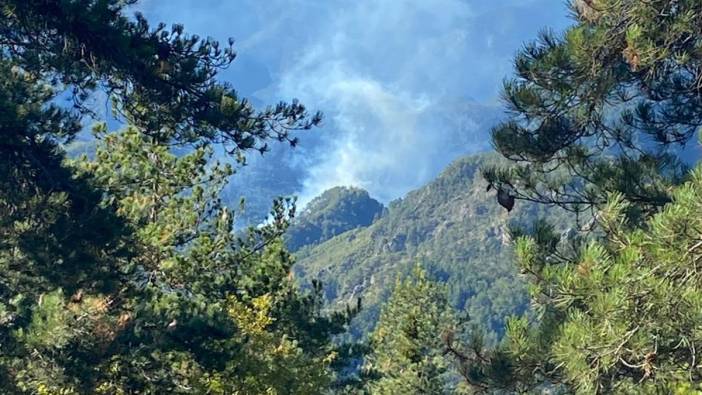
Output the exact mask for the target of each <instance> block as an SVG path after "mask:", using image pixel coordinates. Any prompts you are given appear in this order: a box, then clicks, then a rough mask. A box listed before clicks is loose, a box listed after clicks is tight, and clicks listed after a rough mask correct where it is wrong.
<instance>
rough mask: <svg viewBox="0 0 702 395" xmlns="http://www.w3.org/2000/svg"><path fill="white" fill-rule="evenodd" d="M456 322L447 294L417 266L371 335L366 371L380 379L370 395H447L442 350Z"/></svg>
mask: <svg viewBox="0 0 702 395" xmlns="http://www.w3.org/2000/svg"><path fill="white" fill-rule="evenodd" d="M456 325H457V320H456V318H455V317H454V315H453V312H452V311H451V308H450V306H449V303H448V300H447V299H446V292H445V289H443V288H442V287H441V286H440V285H439V284H438V283H435V282H433V281H431V280H429V279H428V278H427V273H426V272H425V271H424V270H422V269H421V268H420V267H419V266H416V267H415V268H414V270H413V271H412V273H411V274H410V275H408V276H407V278H405V279H402V280H398V281H397V282H396V283H395V288H394V289H393V291H392V296H390V299H389V300H388V301H387V303H386V304H385V305H384V306H383V310H382V312H381V314H380V319H379V320H378V324H377V325H376V327H375V329H374V330H373V333H372V334H371V335H370V345H371V349H372V352H371V353H370V355H369V356H368V358H367V360H366V364H365V366H364V369H365V370H368V371H370V372H371V375H373V376H376V378H375V379H374V380H370V381H369V383H368V384H367V389H368V392H369V393H371V394H417V395H420V394H443V393H449V389H450V387H451V374H450V371H449V364H448V361H447V359H446V358H445V357H444V353H443V345H444V339H445V337H446V334H447V333H448V332H452V331H454V330H455V326H456Z"/></svg>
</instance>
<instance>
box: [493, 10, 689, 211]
mask: <svg viewBox="0 0 702 395" xmlns="http://www.w3.org/2000/svg"><path fill="white" fill-rule="evenodd" d="M571 8H572V12H573V15H574V16H575V21H576V24H575V26H573V27H571V28H569V29H568V30H567V31H566V32H565V33H563V34H562V35H556V34H554V33H551V32H545V33H543V34H542V35H541V37H540V39H539V40H538V41H537V42H534V43H530V44H528V45H527V46H526V47H525V49H524V50H523V51H521V52H520V53H519V54H518V55H517V57H516V59H515V67H516V72H517V77H516V78H515V79H512V80H509V81H507V82H506V83H505V86H504V93H503V95H504V99H505V102H506V103H507V106H508V110H509V112H510V113H511V114H512V116H511V117H510V119H509V120H508V121H506V122H504V123H503V124H501V125H499V126H497V127H496V128H495V129H494V130H493V133H492V136H493V143H494V146H495V148H496V149H497V151H498V152H500V153H501V154H502V155H503V156H505V157H506V158H508V159H511V160H512V161H513V162H514V165H513V166H510V167H493V168H489V169H485V170H484V175H485V177H486V178H487V180H488V181H489V183H490V185H491V186H494V187H495V188H496V189H497V190H498V192H500V193H502V194H503V195H505V196H510V197H511V198H516V199H525V200H532V201H537V202H541V203H545V204H550V205H557V206H560V207H563V208H566V209H568V210H571V211H575V212H589V213H594V212H595V211H596V210H597V209H598V208H601V207H603V206H604V205H605V204H606V202H607V197H608V195H609V194H610V193H620V194H621V195H622V196H623V197H624V199H626V200H627V201H629V202H632V203H634V204H632V205H630V207H629V210H630V211H631V212H629V216H630V218H632V219H634V218H638V219H639V220H643V219H645V217H646V216H647V215H649V214H651V213H653V212H656V211H657V210H659V209H660V208H661V207H662V206H663V205H665V204H666V203H668V202H670V187H671V186H673V185H677V184H679V183H680V182H681V181H683V179H684V176H685V174H686V170H687V169H686V166H685V165H684V164H683V163H681V161H680V159H679V157H678V152H679V151H680V149H682V147H684V146H685V145H686V144H687V143H689V142H690V140H691V139H692V138H693V137H694V134H695V132H696V131H697V130H698V128H699V126H700V125H702V95H701V94H700V93H701V92H702V84H700V81H701V80H702V72H700V70H702V67H701V65H702V55H701V54H700V51H699V48H700V45H702V44H701V43H702V39H700V37H702V34H701V33H702V11H701V10H700V7H699V2H698V1H696V0H682V1H670V0H661V1H637V0H575V1H572V2H571ZM498 195H499V194H498Z"/></svg>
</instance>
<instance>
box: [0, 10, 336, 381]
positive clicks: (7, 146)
mask: <svg viewBox="0 0 702 395" xmlns="http://www.w3.org/2000/svg"><path fill="white" fill-rule="evenodd" d="M133 3H134V1H131V0H130V1H122V0H109V1H94V0H68V1H64V0H60V1H59V0H56V1H52V0H50V1H44V0H41V1H7V2H3V3H2V4H0V9H1V11H2V14H1V15H0V18H1V19H0V47H2V49H3V51H2V55H0V70H1V71H2V72H1V73H0V121H1V122H0V134H1V135H2V139H0V140H1V142H0V187H1V188H0V350H1V352H0V383H2V392H3V393H39V394H74V393H91V394H92V393H105V394H119V393H134V392H139V393H236V392H239V393H261V392H268V393H315V392H323V391H325V389H326V388H327V387H328V385H329V384H330V382H331V380H332V379H333V372H332V371H331V370H330V368H329V367H330V365H332V364H333V363H337V364H338V363H339V362H338V361H335V357H334V356H335V351H334V348H335V347H334V346H333V345H332V344H331V343H330V339H331V336H332V335H333V334H335V333H339V332H341V331H343V330H344V327H345V324H346V323H347V321H348V315H347V314H336V313H334V314H330V315H325V314H322V313H321V293H320V292H321V288H320V287H315V288H314V289H313V290H312V291H311V292H310V293H305V294H303V293H300V292H299V291H298V290H297V288H296V287H295V286H294V284H293V283H292V280H291V279H290V278H289V273H290V267H291V265H292V264H293V260H292V258H291V256H290V254H288V253H287V251H285V249H284V248H283V246H282V241H281V239H280V237H281V234H282V232H283V231H284V230H285V228H286V226H287V223H288V221H289V217H290V216H291V215H292V213H293V211H292V210H291V207H290V205H289V202H285V201H279V202H277V203H276V204H275V205H274V209H273V212H272V217H271V221H270V223H269V224H268V225H266V226H263V227H261V228H257V229H250V230H248V231H247V232H245V233H243V234H240V235H239V236H237V235H235V234H234V232H233V228H232V227H233V221H234V213H233V212H232V211H231V210H229V209H227V208H226V207H223V206H222V204H221V202H220V200H219V198H218V194H219V192H220V190H221V187H222V185H223V183H224V182H226V179H227V177H229V176H230V175H231V174H232V169H231V167H230V166H227V165H218V164H213V163H212V160H211V155H212V152H213V150H214V147H213V146H214V145H220V146H222V147H224V148H225V149H226V150H227V151H228V152H229V153H231V154H234V155H235V156H236V158H237V159H239V160H243V159H244V157H243V155H244V154H245V152H246V151H248V150H252V149H253V150H259V151H265V149H266V142H267V141H268V140H270V139H274V140H280V141H288V142H290V143H291V144H294V143H295V139H294V137H293V136H291V134H290V133H291V132H292V131H294V130H300V129H309V128H310V127H312V126H314V125H316V124H317V123H318V122H319V116H318V115H313V116H311V117H310V116H308V115H307V113H306V111H305V108H304V106H302V105H301V104H299V103H297V102H293V103H291V104H286V103H281V104H279V105H277V106H275V107H272V108H268V109H265V110H263V111H256V110H255V109H253V107H252V106H251V105H250V104H249V103H248V102H247V101H246V100H245V99H242V98H239V97H238V95H237V93H236V91H235V90H234V89H233V88H232V87H230V86H228V85H226V84H222V83H218V82H216V80H215V79H216V76H217V72H218V71H219V70H221V69H223V68H225V67H226V66H227V65H228V64H229V63H230V62H231V61H232V60H233V59H234V52H233V51H232V49H231V42H230V47H227V48H226V49H220V46H219V44H218V43H216V42H214V41H212V40H209V39H207V40H201V39H199V38H198V37H197V36H187V35H186V34H185V33H184V32H183V28H182V26H179V25H175V26H173V28H172V29H170V30H167V29H166V28H165V26H163V25H159V26H158V27H156V28H155V29H152V28H150V27H149V26H148V24H147V23H146V21H145V19H144V18H143V17H141V16H139V15H137V17H136V19H130V18H128V17H126V16H124V15H123V11H124V9H125V7H126V6H127V5H129V4H133ZM65 89H70V90H72V93H73V95H72V97H73V99H74V103H75V106H74V108H73V109H65V108H59V107H57V106H56V105H55V104H54V101H55V98H56V97H57V94H58V92H61V91H63V90H65ZM96 90H104V91H105V92H106V93H107V94H108V96H109V97H110V98H111V99H112V101H113V104H114V106H113V107H114V112H115V114H116V115H118V116H120V117H121V118H122V120H124V121H125V122H127V123H129V124H131V126H130V127H129V128H127V129H126V130H125V131H123V132H120V133H118V134H109V135H108V134H106V133H105V130H104V126H98V128H97V137H98V139H99V140H101V141H102V142H101V144H102V146H101V148H99V150H98V152H97V154H96V155H97V156H96V160H95V161H90V160H87V158H83V159H82V160H79V161H71V162H70V163H67V162H66V160H65V159H66V158H65V154H64V152H63V151H62V148H61V144H62V143H66V142H69V141H71V139H72V138H73V136H75V134H76V133H77V132H78V131H79V130H81V128H82V125H81V121H82V120H83V116H84V115H86V114H91V111H90V108H89V107H88V106H87V105H86V100H87V99H88V98H89V96H90V95H91V94H92V93H93V92H95V91H96ZM91 115H95V114H91ZM183 145H188V146H189V147H192V146H194V147H195V148H194V149H193V150H192V151H191V152H189V153H186V154H183V155H180V156H176V155H174V154H173V152H171V151H172V147H174V146H183Z"/></svg>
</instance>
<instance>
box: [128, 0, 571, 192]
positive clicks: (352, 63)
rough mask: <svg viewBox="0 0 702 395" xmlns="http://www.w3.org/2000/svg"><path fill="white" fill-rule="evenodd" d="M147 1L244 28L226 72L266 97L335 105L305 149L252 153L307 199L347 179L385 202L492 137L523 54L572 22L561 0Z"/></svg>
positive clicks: (219, 33)
mask: <svg viewBox="0 0 702 395" xmlns="http://www.w3.org/2000/svg"><path fill="white" fill-rule="evenodd" d="M138 9H139V11H141V12H143V13H144V14H145V15H146V17H147V18H148V19H149V20H151V21H153V22H158V21H164V22H166V23H172V22H179V23H183V24H184V25H185V27H186V30H187V31H188V32H190V33H196V34H199V35H201V36H211V37H214V38H216V39H220V40H226V39H227V38H228V37H232V38H234V39H235V40H236V44H235V46H236V49H237V52H238V55H239V56H238V58H237V60H236V61H235V63H234V64H233V65H232V67H231V68H230V69H228V70H227V71H226V72H224V73H223V74H222V75H221V78H222V79H225V80H228V81H231V82H232V83H233V84H234V85H235V86H236V87H237V88H238V89H239V90H240V92H241V93H242V94H244V95H245V96H247V97H250V98H252V99H253V100H254V102H255V103H258V104H271V103H275V102H277V101H279V100H290V99H292V98H299V99H300V100H302V101H303V102H304V103H305V104H306V105H307V106H308V107H310V108H311V109H314V110H321V111H322V112H324V114H325V120H324V125H323V127H322V128H321V129H319V130H317V131H314V132H312V133H311V134H307V135H305V136H303V138H302V145H301V147H300V148H299V149H297V150H295V152H294V153H291V152H290V151H289V150H287V149H276V150H274V152H273V153H272V154H271V155H269V156H268V158H265V157H264V158H263V159H257V158H253V159H254V160H253V161H252V168H255V167H256V166H259V164H258V163H259V162H260V161H261V160H268V161H273V162H275V163H276V166H283V167H286V169H287V170H288V171H287V172H286V174H287V176H288V177H289V176H290V174H294V176H293V177H295V178H296V180H294V181H295V182H293V183H288V184H287V185H290V186H289V188H291V189H294V190H287V191H280V192H279V193H295V194H298V195H300V197H301V200H302V201H303V202H304V201H307V200H308V199H309V198H311V197H313V196H315V195H317V194H318V193H320V192H322V191H323V190H324V189H326V188H329V187H332V186H336V185H355V186H360V187H363V188H365V189H367V190H369V191H370V192H371V195H373V196H375V197H377V198H379V199H381V200H383V201H386V202H387V201H388V200H391V199H394V198H397V197H400V196H402V195H403V194H404V193H406V192H407V191H409V190H411V189H413V188H416V187H418V186H420V185H422V184H424V183H426V182H427V181H429V180H431V179H432V178H433V177H434V176H435V175H436V174H437V173H438V172H440V171H441V169H442V168H444V167H445V166H446V165H447V164H448V163H449V162H450V161H451V160H453V159H455V158H456V157H458V156H460V155H464V154H467V153H471V152H476V151H480V150H485V149H489V141H488V139H487V136H488V133H489V128H490V126H492V124H494V123H495V122H496V120H497V119H498V118H499V117H500V116H501V114H502V109H501V106H500V103H499V89H500V85H501V81H502V80H503V78H505V77H506V76H509V75H510V73H511V72H512V57H513V55H514V53H515V52H516V51H517V50H518V49H519V48H520V47H521V46H522V45H523V43H524V42H525V41H528V40H530V39H532V38H534V37H535V36H536V34H537V32H538V31H539V30H540V29H542V28H545V27H550V28H552V29H555V30H557V31H558V30H562V29H563V28H564V27H565V26H567V25H568V24H569V23H570V22H569V20H568V19H567V13H568V11H567V9H566V6H565V3H564V2H563V1H561V0H493V1H485V0H354V1H351V0H142V2H141V3H140V5H139V6H138ZM246 171H253V170H249V169H244V170H243V172H246Z"/></svg>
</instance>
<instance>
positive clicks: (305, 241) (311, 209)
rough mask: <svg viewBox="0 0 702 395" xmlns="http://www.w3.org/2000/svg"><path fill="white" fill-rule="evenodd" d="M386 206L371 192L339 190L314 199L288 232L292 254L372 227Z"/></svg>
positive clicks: (331, 190) (287, 242) (337, 188)
mask: <svg viewBox="0 0 702 395" xmlns="http://www.w3.org/2000/svg"><path fill="white" fill-rule="evenodd" d="M384 209H385V207H383V205H382V204H381V203H380V202H378V201H377V200H375V199H373V198H371V197H370V195H369V194H368V192H367V191H365V190H363V189H360V188H352V187H335V188H332V189H329V190H327V191H325V192H324V193H322V194H321V195H320V196H317V197H316V198H314V199H313V200H312V201H311V202H310V203H309V204H308V205H307V206H306V208H305V210H304V211H303V212H302V213H301V215H300V216H299V217H298V218H297V219H296V220H295V221H294V222H293V225H292V226H291V227H290V229H289V230H288V234H287V239H286V244H287V246H288V248H289V249H290V250H291V251H297V250H299V249H300V248H302V247H305V246H308V245H316V244H320V243H322V242H324V241H327V240H329V239H331V238H332V237H334V236H336V235H338V234H341V233H344V232H346V231H348V230H351V229H355V228H360V227H365V226H369V225H370V224H372V223H373V221H374V220H376V219H378V218H380V217H381V216H382V215H383V211H384Z"/></svg>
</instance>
